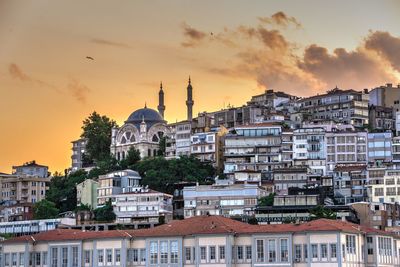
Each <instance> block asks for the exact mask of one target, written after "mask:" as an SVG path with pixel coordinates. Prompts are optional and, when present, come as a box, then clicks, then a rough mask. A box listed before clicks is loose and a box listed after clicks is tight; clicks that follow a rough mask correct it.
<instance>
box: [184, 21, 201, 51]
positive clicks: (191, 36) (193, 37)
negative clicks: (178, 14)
mask: <svg viewBox="0 0 400 267" xmlns="http://www.w3.org/2000/svg"><path fill="white" fill-rule="evenodd" d="M182 28H183V35H184V36H185V37H186V38H187V40H186V41H185V42H182V43H181V44H182V46H184V47H193V46H196V45H197V44H198V43H200V42H201V41H202V40H203V39H204V38H205V37H206V36H207V34H206V33H205V32H202V31H199V30H196V29H195V28H193V27H191V26H189V25H187V24H186V23H183V24H182Z"/></svg>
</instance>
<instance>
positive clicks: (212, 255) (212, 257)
mask: <svg viewBox="0 0 400 267" xmlns="http://www.w3.org/2000/svg"><path fill="white" fill-rule="evenodd" d="M209 249H210V261H215V259H216V255H215V247H214V246H212V247H209Z"/></svg>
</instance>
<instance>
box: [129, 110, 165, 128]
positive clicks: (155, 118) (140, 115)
mask: <svg viewBox="0 0 400 267" xmlns="http://www.w3.org/2000/svg"><path fill="white" fill-rule="evenodd" d="M142 121H144V122H145V123H146V124H147V126H148V127H150V126H152V125H154V124H156V123H165V121H164V119H163V118H162V116H161V115H160V113H158V111H156V110H154V109H151V108H147V107H144V108H141V109H138V110H135V111H134V112H132V113H131V115H129V117H128V119H127V120H126V121H125V123H132V124H134V125H136V126H138V125H140V123H141V122H142Z"/></svg>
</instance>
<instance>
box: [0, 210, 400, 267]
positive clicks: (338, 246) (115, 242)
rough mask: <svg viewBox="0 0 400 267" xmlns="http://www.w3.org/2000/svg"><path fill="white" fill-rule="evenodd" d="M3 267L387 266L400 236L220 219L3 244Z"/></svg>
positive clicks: (327, 224)
mask: <svg viewBox="0 0 400 267" xmlns="http://www.w3.org/2000/svg"><path fill="white" fill-rule="evenodd" d="M1 246H2V252H1V258H2V262H3V266H5V267H10V266H28V265H29V261H31V262H32V263H35V266H49V265H50V266H72V267H78V266H82V267H87V266H95V267H96V266H164V265H165V266H214V265H215V266H220V267H223V266H242V267H250V266H257V267H266V266H280V267H302V266H310V267H316V266H331V267H350V266H385V267H394V266H399V264H400V255H399V253H398V250H397V249H398V248H399V247H400V239H399V237H398V236H396V235H393V234H391V233H388V232H385V231H380V230H377V229H373V228H368V227H364V226H359V225H356V224H352V223H348V222H342V221H335V220H327V219H319V220H315V221H311V222H307V223H303V224H280V225H248V224H245V223H242V222H238V221H235V220H231V219H228V218H223V217H219V216H201V217H193V218H189V219H186V220H180V221H172V222H171V223H169V224H164V225H161V226H157V227H155V228H150V229H140V230H113V231H103V232H94V231H79V230H68V229H58V230H53V231H49V232H44V233H39V234H36V235H32V236H23V237H17V238H13V239H9V240H6V241H3V242H2V243H1Z"/></svg>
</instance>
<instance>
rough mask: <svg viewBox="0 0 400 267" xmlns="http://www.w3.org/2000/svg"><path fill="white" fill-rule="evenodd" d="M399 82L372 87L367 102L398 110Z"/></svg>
mask: <svg viewBox="0 0 400 267" xmlns="http://www.w3.org/2000/svg"><path fill="white" fill-rule="evenodd" d="M399 99H400V84H399V85H397V87H394V86H393V84H391V83H387V84H386V85H382V86H379V87H376V88H374V89H372V90H371V91H370V92H369V104H370V105H374V106H383V107H388V108H392V109H393V111H399V108H400V102H399Z"/></svg>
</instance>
